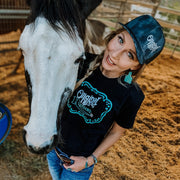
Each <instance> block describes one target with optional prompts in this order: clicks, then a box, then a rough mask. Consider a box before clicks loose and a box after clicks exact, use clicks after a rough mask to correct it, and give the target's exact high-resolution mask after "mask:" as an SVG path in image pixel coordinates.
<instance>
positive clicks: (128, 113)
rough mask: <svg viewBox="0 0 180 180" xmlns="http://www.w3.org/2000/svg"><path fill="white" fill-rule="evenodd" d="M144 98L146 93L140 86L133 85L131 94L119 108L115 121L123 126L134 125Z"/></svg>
mask: <svg viewBox="0 0 180 180" xmlns="http://www.w3.org/2000/svg"><path fill="white" fill-rule="evenodd" d="M143 100H144V94H143V92H142V90H141V89H140V88H139V86H133V87H132V88H131V89H130V91H129V95H128V97H127V99H126V101H125V103H124V104H123V106H122V107H121V109H120V110H119V112H118V113H116V117H115V121H116V122H117V124H118V125H119V126H121V127H123V128H126V129H130V128H132V127H133V125H134V120H135V117H136V114H137V112H138V110H139V108H140V106H141V104H142V102H143Z"/></svg>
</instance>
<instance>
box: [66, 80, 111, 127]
mask: <svg viewBox="0 0 180 180" xmlns="http://www.w3.org/2000/svg"><path fill="white" fill-rule="evenodd" d="M81 87H83V89H81V90H79V91H78V92H77V94H76V96H73V97H72V99H71V100H69V101H68V103H67V106H68V107H69V111H70V112H71V113H73V114H79V115H80V116H81V117H83V118H84V120H85V122H86V123H87V124H95V123H100V122H101V121H102V119H103V117H104V116H105V115H106V114H107V113H108V112H109V111H110V110H111V109H112V103H111V101H110V100H109V99H108V98H107V96H106V94H104V93H102V92H100V91H98V90H97V89H96V88H93V87H92V86H91V84H90V83H88V82H87V81H84V82H83V83H82V84H81ZM89 94H90V95H89ZM98 103H101V106H98ZM95 107H96V108H95ZM99 107H101V109H99ZM102 107H103V109H102Z"/></svg>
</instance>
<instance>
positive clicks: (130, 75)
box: [124, 71, 132, 84]
mask: <svg viewBox="0 0 180 180" xmlns="http://www.w3.org/2000/svg"><path fill="white" fill-rule="evenodd" d="M124 81H125V82H126V83H128V84H131V83H132V72H131V71H129V73H128V74H127V75H126V76H125V78H124Z"/></svg>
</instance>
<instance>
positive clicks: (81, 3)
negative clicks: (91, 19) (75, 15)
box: [76, 0, 102, 21]
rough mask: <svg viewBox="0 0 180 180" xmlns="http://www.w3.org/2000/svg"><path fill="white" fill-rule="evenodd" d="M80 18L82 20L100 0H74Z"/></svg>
mask: <svg viewBox="0 0 180 180" xmlns="http://www.w3.org/2000/svg"><path fill="white" fill-rule="evenodd" d="M76 2H77V5H78V8H79V11H80V14H81V17H82V20H83V21H84V20H85V19H86V18H87V17H88V16H89V15H90V14H91V12H92V11H93V10H94V9H95V8H96V7H97V6H98V5H99V4H101V2H102V0H76Z"/></svg>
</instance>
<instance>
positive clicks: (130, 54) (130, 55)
mask: <svg viewBox="0 0 180 180" xmlns="http://www.w3.org/2000/svg"><path fill="white" fill-rule="evenodd" d="M128 57H129V58H130V59H132V60H134V56H133V54H132V53H131V52H128Z"/></svg>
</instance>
